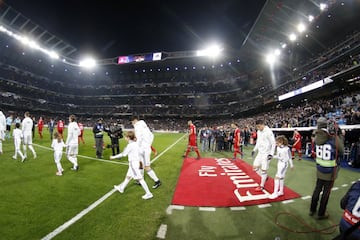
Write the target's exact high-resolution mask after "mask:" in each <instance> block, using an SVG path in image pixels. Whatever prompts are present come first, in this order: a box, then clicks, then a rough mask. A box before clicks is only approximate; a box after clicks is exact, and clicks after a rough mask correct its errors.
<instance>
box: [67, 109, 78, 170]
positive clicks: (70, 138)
mask: <svg viewBox="0 0 360 240" xmlns="http://www.w3.org/2000/svg"><path fill="white" fill-rule="evenodd" d="M75 120H76V118H75V115H70V116H69V125H68V134H67V138H66V146H67V150H66V155H67V159H68V160H69V161H70V162H71V163H72V164H73V167H72V168H71V170H74V171H77V170H79V165H78V161H77V155H78V152H79V135H80V128H79V125H78V124H77V122H76V121H75Z"/></svg>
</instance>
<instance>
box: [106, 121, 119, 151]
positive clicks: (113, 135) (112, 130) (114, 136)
mask: <svg viewBox="0 0 360 240" xmlns="http://www.w3.org/2000/svg"><path fill="white" fill-rule="evenodd" d="M104 130H105V132H107V133H108V135H109V137H110V140H111V150H112V155H113V156H115V154H119V153H120V145H119V138H123V131H122V127H121V126H120V124H119V122H118V121H116V122H112V123H111V124H110V126H109V127H106V128H105V129H104ZM115 151H116V152H115Z"/></svg>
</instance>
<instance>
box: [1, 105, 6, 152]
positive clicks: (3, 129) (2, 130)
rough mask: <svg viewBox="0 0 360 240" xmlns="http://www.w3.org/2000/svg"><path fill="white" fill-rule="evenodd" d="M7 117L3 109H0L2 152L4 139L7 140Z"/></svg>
mask: <svg viewBox="0 0 360 240" xmlns="http://www.w3.org/2000/svg"><path fill="white" fill-rule="evenodd" d="M5 131H6V118H5V115H4V113H3V112H2V111H0V154H2V153H3V147H2V141H5Z"/></svg>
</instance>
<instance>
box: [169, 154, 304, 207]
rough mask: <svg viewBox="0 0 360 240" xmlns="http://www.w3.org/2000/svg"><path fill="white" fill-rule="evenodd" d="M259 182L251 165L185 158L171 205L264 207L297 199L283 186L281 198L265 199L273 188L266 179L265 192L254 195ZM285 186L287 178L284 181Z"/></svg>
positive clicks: (296, 194)
mask: <svg viewBox="0 0 360 240" xmlns="http://www.w3.org/2000/svg"><path fill="white" fill-rule="evenodd" d="M259 183H260V176H259V175H257V174H256V173H255V172H254V170H253V169H252V166H251V165H249V164H248V163H246V162H244V161H242V160H236V161H232V160H230V159H227V158H217V159H214V158H202V159H200V160H196V159H194V158H186V159H184V163H183V166H182V169H181V173H180V177H179V180H178V183H177V186H176V189H175V193H174V197H173V200H172V204H173V205H182V206H203V207H235V206H248V205H256V204H264V203H269V202H277V201H283V200H287V199H292V198H297V197H300V195H299V194H298V193H296V192H294V191H292V190H291V189H289V188H287V187H285V189H284V195H283V196H281V197H278V198H277V199H273V200H272V199H268V194H271V193H272V192H273V189H274V181H273V179H272V178H270V177H269V180H268V181H267V182H266V184H265V191H263V192H256V191H255V188H256V187H257V186H258V184H259ZM285 184H286V179H285Z"/></svg>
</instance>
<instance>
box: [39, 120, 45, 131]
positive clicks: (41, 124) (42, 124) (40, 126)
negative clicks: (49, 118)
mask: <svg viewBox="0 0 360 240" xmlns="http://www.w3.org/2000/svg"><path fill="white" fill-rule="evenodd" d="M43 127H44V121H43V120H42V119H39V121H38V128H39V129H42V128H43Z"/></svg>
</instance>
